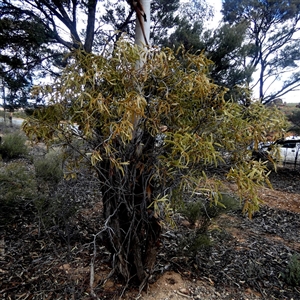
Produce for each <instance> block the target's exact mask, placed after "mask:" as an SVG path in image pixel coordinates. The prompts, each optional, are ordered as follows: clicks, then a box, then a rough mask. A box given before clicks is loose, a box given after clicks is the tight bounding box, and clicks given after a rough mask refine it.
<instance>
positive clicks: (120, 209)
mask: <svg viewBox="0 0 300 300" xmlns="http://www.w3.org/2000/svg"><path fill="white" fill-rule="evenodd" d="M143 136H147V140H146V141H145V140H144V141H143V144H144V145H145V148H144V149H143V152H142V153H141V154H138V153H137V151H136V150H137V147H139V146H140V143H135V144H131V145H127V147H126V148H127V149H126V148H124V149H123V150H124V151H123V153H122V155H121V156H122V160H123V161H124V160H125V161H129V162H130V164H129V165H128V166H126V170H124V171H125V173H124V175H123V173H122V172H121V171H119V170H116V169H112V168H111V166H110V163H109V162H106V163H105V166H104V165H102V166H101V172H99V173H98V175H99V177H100V178H101V181H103V180H105V184H104V185H103V187H102V194H103V205H104V217H105V220H106V222H105V224H106V229H107V231H106V233H107V236H106V240H107V241H108V249H109V251H110V252H111V254H112V256H111V258H112V265H113V268H114V271H115V272H116V273H117V274H119V275H121V276H122V277H123V278H124V279H125V281H126V282H129V280H131V279H135V281H136V282H138V283H140V284H142V285H144V284H145V283H146V281H147V279H148V277H149V275H150V274H151V271H152V269H153V266H154V264H155V261H156V255H157V251H158V245H159V238H160V233H161V227H160V224H159V220H158V219H157V218H156V217H155V215H154V212H153V210H152V209H149V208H148V206H149V205H150V203H151V202H152V200H153V191H152V189H153V185H154V183H153V179H152V178H153V173H154V171H155V170H154V167H153V165H154V163H155V161H154V159H155V158H154V156H153V145H154V138H153V137H151V136H150V135H149V134H145V133H143ZM104 170H106V172H105V173H104V172H103V171H104Z"/></svg>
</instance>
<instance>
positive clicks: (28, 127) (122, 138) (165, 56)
mask: <svg viewBox="0 0 300 300" xmlns="http://www.w3.org/2000/svg"><path fill="white" fill-rule="evenodd" d="M180 51H182V52H181V53H180V55H177V54H174V53H173V51H171V50H170V49H164V50H162V51H160V50H157V49H152V50H150V51H149V53H148V54H147V59H146V60H145V63H144V65H143V66H142V68H141V69H138V68H137V60H138V59H139V57H140V55H144V56H145V55H146V54H145V53H142V54H140V53H139V50H138V49H137V48H135V47H133V46H132V45H131V44H129V43H127V42H125V41H121V42H119V43H118V45H117V47H116V49H115V51H114V52H113V53H106V54H103V55H94V54H88V53H85V52H83V51H82V50H78V51H77V52H76V53H75V54H74V56H73V57H71V58H70V61H72V62H71V63H70V64H69V65H68V67H67V68H66V69H65V71H64V73H63V75H62V76H61V77H60V78H59V80H58V81H57V82H56V83H55V84H54V85H53V87H52V88H51V89H50V88H49V87H47V89H48V93H49V95H50V96H51V100H50V103H49V106H48V107H47V108H45V109H43V110H40V111H39V112H38V113H37V114H35V115H34V116H33V117H32V118H30V119H28V120H27V121H26V122H25V123H24V125H23V129H24V130H25V132H26V133H27V135H28V136H29V137H30V138H31V139H43V140H44V141H46V142H47V143H55V142H63V143H64V144H70V143H71V142H72V139H74V137H75V136H78V135H79V136H81V138H82V139H83V140H84V141H86V143H87V145H88V148H89V149H88V150H87V151H86V152H81V153H82V155H83V156H85V157H86V158H88V159H89V161H90V162H91V163H92V165H94V166H95V167H98V163H101V162H107V164H105V166H106V168H109V169H110V170H111V173H114V172H115V173H116V172H120V174H121V175H120V176H124V174H126V170H127V166H128V165H129V164H130V163H131V161H128V160H127V156H126V155H125V154H124V155H121V154H120V153H126V151H125V150H124V149H126V145H130V144H133V143H134V144H135V145H136V147H135V151H137V152H138V149H140V152H141V153H143V149H144V147H145V145H144V144H143V141H138V138H137V137H138V133H139V132H142V131H145V130H147V131H148V132H150V134H151V135H152V136H153V137H155V136H157V135H160V134H162V135H163V136H162V137H163V142H162V146H161V147H154V146H153V156H156V159H155V160H153V168H156V174H155V176H154V177H155V179H156V181H157V182H159V184H160V185H161V186H164V187H165V188H164V189H163V190H164V191H165V192H164V196H163V197H166V196H165V195H166V193H168V194H169V195H170V196H171V194H172V188H177V191H176V193H177V194H178V188H179V189H180V191H181V192H185V191H197V190H198V191H199V192H200V191H203V190H202V188H203V181H205V180H203V179H205V173H204V170H205V168H206V167H207V166H212V165H214V166H216V167H217V166H219V165H220V164H221V165H222V164H224V161H226V162H228V161H230V163H231V166H232V168H231V171H230V174H229V179H230V180H236V181H237V182H238V186H239V188H240V195H241V197H242V198H243V199H246V200H247V202H246V206H245V210H246V211H249V212H250V213H251V212H253V211H254V210H255V209H256V208H257V206H258V204H259V198H258V195H256V191H257V189H256V187H257V185H259V184H262V183H263V181H264V180H265V179H266V178H267V177H266V169H265V166H264V165H263V164H260V163H254V162H252V161H251V160H249V156H250V155H249V151H248V150H247V147H248V146H249V145H250V144H251V143H252V142H254V145H255V146H257V144H258V143H259V142H263V141H265V140H266V138H267V135H268V134H269V133H270V132H271V133H272V134H273V136H274V138H276V134H277V135H278V134H279V135H281V133H282V128H283V127H284V126H285V121H284V119H283V117H282V116H281V113H280V112H279V111H277V110H275V109H273V110H271V109H269V108H265V107H264V106H262V105H260V104H258V103H253V104H252V105H250V106H249V107H245V106H242V105H239V104H238V103H232V102H225V101H224V99H223V95H224V93H225V90H224V89H222V88H221V87H219V86H217V85H215V84H213V83H212V81H211V80H210V79H209V78H208V76H207V72H208V67H209V65H210V64H211V61H209V60H208V59H207V58H206V57H205V56H204V55H203V54H199V55H191V54H189V53H185V52H184V51H183V50H180ZM177 57H180V58H179V59H178V58H177ZM44 92H45V91H44ZM75 124H76V126H77V128H79V130H80V132H81V134H78V132H77V133H75V132H74V130H72V128H73V127H72V126H74V125H75ZM162 126H163V127H164V130H163V132H162ZM95 141H97V142H95ZM137 145H138V146H137ZM122 151H123V152H122ZM87 153H88V154H89V155H87ZM138 157H139V155H138V154H137V158H138ZM205 192H207V190H206V189H205ZM145 193H146V191H145ZM210 194H211V195H217V194H216V193H210ZM213 198H214V199H213V200H214V201H216V202H217V201H218V197H215V196H213ZM164 199H165V198H164Z"/></svg>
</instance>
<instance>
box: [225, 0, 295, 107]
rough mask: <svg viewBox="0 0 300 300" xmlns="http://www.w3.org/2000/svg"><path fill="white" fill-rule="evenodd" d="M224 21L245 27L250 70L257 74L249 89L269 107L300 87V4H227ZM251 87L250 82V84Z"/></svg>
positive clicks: (290, 1) (255, 1) (232, 0)
mask: <svg viewBox="0 0 300 300" xmlns="http://www.w3.org/2000/svg"><path fill="white" fill-rule="evenodd" d="M222 12H223V16H224V21H225V22H226V23H228V24H246V26H247V37H246V39H245V41H244V43H245V44H248V51H247V52H246V53H245V56H244V57H245V60H246V64H247V68H248V69H250V70H255V71H257V73H258V76H257V78H256V77H253V76H252V79H253V80H254V81H253V83H251V85H250V87H251V88H252V89H258V93H259V94H258V96H259V99H260V100H261V101H262V103H268V102H270V101H272V100H273V99H275V98H278V97H281V96H283V95H285V94H286V93H288V92H289V91H293V90H297V88H298V87H299V86H300V70H299V67H298V66H299V59H300V48H299V47H300V46H299V37H298V32H299V21H300V1H298V0H296V1H295V0H286V1H271V0H270V1H268V0H267V1H261V0H251V1H248V0H242V1H237V0H224V1H223V11H222ZM248 83H249V84H250V81H248Z"/></svg>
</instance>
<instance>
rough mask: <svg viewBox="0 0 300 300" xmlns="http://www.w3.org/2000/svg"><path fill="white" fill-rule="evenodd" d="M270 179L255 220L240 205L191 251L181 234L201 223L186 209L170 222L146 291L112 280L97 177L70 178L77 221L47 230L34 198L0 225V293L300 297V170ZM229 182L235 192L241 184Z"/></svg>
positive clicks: (159, 298)
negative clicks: (299, 260) (297, 276)
mask: <svg viewBox="0 0 300 300" xmlns="http://www.w3.org/2000/svg"><path fill="white" fill-rule="evenodd" d="M270 179H271V182H272V184H273V187H274V189H269V188H261V189H260V191H259V193H260V196H261V198H262V199H263V200H264V204H263V206H262V207H261V209H260V211H259V212H257V213H255V215H254V216H253V219H252V220H249V219H248V218H247V217H245V216H244V215H243V214H242V213H241V211H240V210H235V211H232V212H228V213H226V214H222V215H220V216H218V217H217V218H214V219H212V220H211V224H210V226H209V231H208V232H209V239H210V241H211V243H210V244H209V245H207V246H203V247H202V248H199V249H196V250H195V251H194V252H189V251H187V250H186V248H185V246H184V243H183V242H182V241H187V240H185V238H187V237H192V238H193V236H195V235H194V234H195V228H193V227H191V226H189V224H188V222H187V221H186V220H185V219H184V218H182V217H180V216H179V217H178V218H177V219H176V223H177V226H176V227H175V228H165V230H164V233H163V240H162V245H161V250H160V253H159V255H158V258H157V264H156V266H155V269H154V270H153V273H152V275H151V278H150V284H149V285H148V287H147V288H146V289H145V290H144V291H142V292H141V293H139V290H138V287H134V286H130V287H128V289H127V290H126V292H124V288H125V285H124V283H123V282H122V281H120V280H119V279H118V278H115V277H110V278H109V279H107V280H105V278H107V277H108V275H109V272H110V266H109V253H108V252H106V250H105V248H104V247H103V246H102V245H101V243H100V242H99V239H98V238H97V236H95V234H96V233H97V232H100V231H101V209H102V204H101V201H100V200H99V199H100V195H97V192H95V190H96V189H95V187H94V186H93V181H92V180H89V181H88V184H87V181H81V180H80V178H79V179H78V180H77V181H70V182H68V183H64V185H63V186H61V187H60V188H61V189H64V191H65V192H64V195H67V196H68V197H69V199H73V198H74V201H75V202H76V201H77V202H78V203H79V202H80V203H81V201H82V200H83V199H84V203H85V205H84V206H82V207H81V208H80V209H79V210H78V212H77V213H76V216H75V217H74V218H73V219H72V222H71V224H67V223H66V224H64V227H61V226H52V227H50V228H47V230H41V224H40V223H39V218H37V216H36V215H35V214H34V213H33V211H32V205H31V204H30V203H28V205H27V206H23V207H20V208H18V210H17V213H16V214H15V215H14V216H13V218H12V221H11V222H10V223H9V224H6V225H5V226H4V225H1V228H0V229H1V231H0V298H1V299H37V300H39V299H84V300H85V299H101V300H102V299H119V295H120V294H122V296H121V298H120V299H124V300H131V299H144V300H169V299H174V300H175V299H178V300H183V299H204V300H210V299H220V300H221V299H228V300H229V299H232V300H238V299H241V300H246V299H248V300H254V299H255V300H256V299H289V300H291V299H294V300H296V299H300V287H299V285H298V286H297V285H296V286H295V285H294V286H293V285H291V284H288V283H287V281H286V280H285V278H286V276H287V270H288V267H289V262H290V260H291V257H292V256H293V255H299V253H300V234H299V229H300V185H299V180H300V172H299V170H294V169H292V168H281V169H280V170H279V171H278V173H275V172H272V173H271V176H270ZM227 189H228V191H230V192H232V193H234V191H235V186H234V185H231V184H228V185H227ZM75 191H76V192H75ZM67 204H68V203H67ZM195 237H196V236H195ZM189 241H191V239H190V240H189ZM91 266H94V269H93V268H92V267H91ZM91 275H93V276H91ZM123 292H124V293H123Z"/></svg>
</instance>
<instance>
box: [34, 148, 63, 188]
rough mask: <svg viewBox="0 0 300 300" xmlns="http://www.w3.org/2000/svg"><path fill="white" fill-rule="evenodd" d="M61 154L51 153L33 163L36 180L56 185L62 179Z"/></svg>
mask: <svg viewBox="0 0 300 300" xmlns="http://www.w3.org/2000/svg"><path fill="white" fill-rule="evenodd" d="M62 161H63V157H62V154H61V153H60V152H58V151H51V152H49V153H47V154H46V155H45V157H43V158H38V159H36V160H35V161H34V167H35V172H36V177H37V179H38V180H43V181H45V182H49V183H53V184H57V183H58V182H59V181H60V180H62V178H63V169H62Z"/></svg>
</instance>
